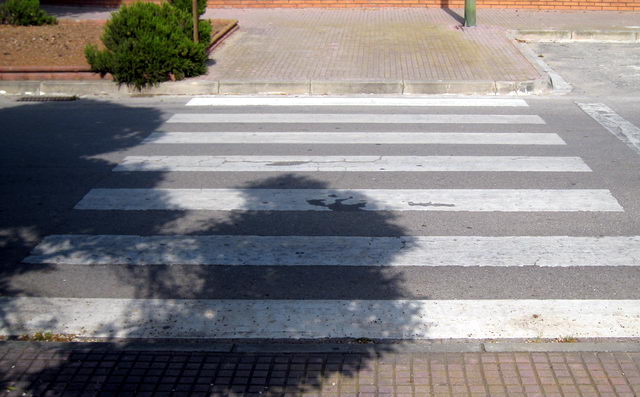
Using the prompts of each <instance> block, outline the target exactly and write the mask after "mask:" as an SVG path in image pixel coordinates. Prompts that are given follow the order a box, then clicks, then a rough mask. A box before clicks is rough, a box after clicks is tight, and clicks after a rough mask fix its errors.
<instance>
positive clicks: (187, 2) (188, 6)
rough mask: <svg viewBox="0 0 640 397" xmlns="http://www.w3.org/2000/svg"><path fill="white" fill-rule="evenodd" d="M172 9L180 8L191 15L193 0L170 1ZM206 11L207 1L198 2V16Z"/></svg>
mask: <svg viewBox="0 0 640 397" xmlns="http://www.w3.org/2000/svg"><path fill="white" fill-rule="evenodd" d="M171 4H173V6H174V7H177V8H180V9H181V10H185V11H186V12H188V13H189V15H191V14H192V12H193V11H192V7H193V0H171ZM206 10H207V0H198V14H199V15H202V14H204V12H205V11H206Z"/></svg>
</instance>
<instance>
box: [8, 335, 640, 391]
mask: <svg viewBox="0 0 640 397" xmlns="http://www.w3.org/2000/svg"><path fill="white" fill-rule="evenodd" d="M43 346H44V347H38V346H37V345H34V344H30V343H15V342H13V343H4V344H0V374H1V378H0V386H1V389H0V396H23V395H27V396H30V395H36V396H113V395H119V396H124V395H136V396H146V395H155V396H165V395H166V396H238V397H239V396H491V397H497V396H547V397H553V396H565V397H569V396H582V397H587V396H618V397H623V396H628V397H631V396H636V395H638V393H640V353H405V354H399V353H393V352H392V351H386V352H385V349H379V348H378V349H377V350H376V351H375V352H374V351H373V350H371V351H369V352H366V353H322V354H320V353H306V354H305V353H295V354H285V353H220V352H199V351H193V349H187V350H185V349H182V350H179V351H178V350H176V351H167V350H152V349H148V348H145V349H143V350H142V349H141V350H135V349H131V348H115V347H113V346H111V345H108V344H106V346H111V347H105V348H96V347H95V344H92V345H82V344H74V345H71V346H73V347H70V345H66V346H63V347H62V348H59V347H57V346H56V345H55V344H54V345H53V346H52V345H47V344H45V345H43ZM83 346H85V347H83ZM86 346H92V348H87V347H86ZM164 349H166V347H165V348H164ZM386 350H390V349H386Z"/></svg>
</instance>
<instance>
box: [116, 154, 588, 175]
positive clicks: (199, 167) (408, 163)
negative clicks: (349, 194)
mask: <svg viewBox="0 0 640 397" xmlns="http://www.w3.org/2000/svg"><path fill="white" fill-rule="evenodd" d="M114 171H168V172H176V171H217V172H222V171H224V172H268V171H285V172H309V171H320V172H331V171H339V172H372V171H377V172H389V171H396V172H397V171H408V172H425V171H443V172H447V171H452V172H461V171H467V172H477V171H486V172H590V171H591V169H590V168H589V167H588V166H587V165H586V164H585V163H584V161H582V159H581V158H580V157H544V156H538V157H536V156H128V157H126V158H125V159H124V161H123V162H122V163H121V164H120V165H118V166H117V167H115V169H114Z"/></svg>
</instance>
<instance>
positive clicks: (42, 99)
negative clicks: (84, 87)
mask: <svg viewBox="0 0 640 397" xmlns="http://www.w3.org/2000/svg"><path fill="white" fill-rule="evenodd" d="M78 99H79V98H78V97H77V96H75V95H69V96H62V95H60V96H23V97H20V98H18V99H16V102H63V101H76V100H78Z"/></svg>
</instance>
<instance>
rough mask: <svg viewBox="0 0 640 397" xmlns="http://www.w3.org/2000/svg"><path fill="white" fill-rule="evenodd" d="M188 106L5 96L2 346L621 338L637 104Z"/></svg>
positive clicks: (638, 220)
mask: <svg viewBox="0 0 640 397" xmlns="http://www.w3.org/2000/svg"><path fill="white" fill-rule="evenodd" d="M189 99H190V98H179V99H171V98H169V99H138V100H124V101H119V102H106V101H99V100H94V99H81V100H78V101H75V102H66V103H58V102H52V103H49V102H44V103H19V102H15V101H13V100H9V99H2V103H1V107H0V120H1V125H2V144H1V145H0V185H1V189H0V264H1V265H2V268H1V269H2V275H1V276H0V290H1V293H2V296H3V297H2V298H0V299H2V304H1V305H0V324H1V325H2V326H1V330H2V333H5V334H20V333H25V332H33V331H37V330H53V331H56V332H61V333H73V334H78V335H81V336H99V337H113V336H116V337H211V338H284V339H287V338H311V339H317V338H343V337H371V338H382V339H403V338H421V339H424V338H426V339H432V338H494V337H495V338H530V337H543V338H546V337H549V338H553V337H560V336H566V335H573V336H579V337H638V336H640V324H639V323H640V322H638V321H637V320H638V316H640V313H639V311H640V304H638V303H639V302H640V301H638V300H639V299H640V289H639V288H638V284H639V282H640V237H638V236H640V201H639V200H638V194H639V193H640V174H639V173H638V171H637V170H638V169H639V168H640V154H639V152H638V151H637V149H635V148H634V147H633V139H632V138H633V134H635V133H638V130H637V126H638V124H637V123H638V120H637V118H635V119H634V117H635V116H633V115H634V114H637V112H635V111H634V109H636V110H637V108H638V104H639V102H638V101H637V100H636V99H634V98H631V97H630V98H613V99H611V100H610V101H609V100H608V99H607V98H604V99H603V98H597V99H593V98H577V97H568V98H561V97H547V98H529V97H527V98H524V99H517V98H485V99H481V100H478V101H474V100H462V99H460V100H459V99H456V98H450V99H449V100H450V102H448V103H444V102H443V103H441V105H447V106H433V105H434V104H433V103H432V104H430V105H429V104H426V106H408V104H409V103H407V104H403V105H402V106H396V104H392V103H390V102H389V103H384V100H383V102H382V103H379V104H377V105H375V106H374V105H363V104H362V103H358V102H356V105H350V106H348V105H344V104H343V105H340V106H336V105H331V104H309V105H305V106H297V105H286V104H285V105H277V104H275V105H274V106H252V105H247V106H243V105H237V106H219V105H216V104H206V103H205V104H203V106H186V105H187V102H188V101H189ZM406 100H407V101H411V100H412V99H406ZM580 103H599V104H601V105H602V106H605V107H607V106H610V107H611V108H612V109H613V110H612V111H615V112H617V114H618V115H619V116H620V117H622V118H624V117H626V118H627V121H629V122H630V125H631V126H629V125H627V126H626V127H625V128H622V129H621V130H620V131H624V132H625V133H626V134H627V135H622V138H623V139H621V138H620V137H619V136H616V135H615V134H614V133H612V132H611V131H609V130H608V129H607V128H606V126H604V125H603V124H601V123H600V122H598V120H597V119H596V118H597V117H596V118H594V117H592V116H590V115H589V114H587V112H585V110H583V107H581V106H579V104H580ZM414 105H415V104H414ZM598 106H600V105H598ZM595 109H600V110H601V109H604V108H601V107H596V108H595ZM597 113H598V112H595V113H594V114H597ZM600 113H601V112H600ZM616 120H617V119H616ZM600 121H602V120H600ZM614 122H615V120H614ZM634 122H635V123H636V124H635V125H633V123H634ZM609 126H610V127H611V125H609ZM634 127H635V128H636V129H635V130H634V129H633V128H634ZM618 135H619V134H618ZM625 137H626V138H625ZM624 139H626V140H627V141H628V142H625V141H624Z"/></svg>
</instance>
